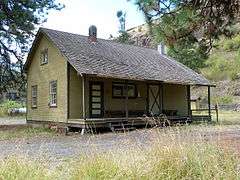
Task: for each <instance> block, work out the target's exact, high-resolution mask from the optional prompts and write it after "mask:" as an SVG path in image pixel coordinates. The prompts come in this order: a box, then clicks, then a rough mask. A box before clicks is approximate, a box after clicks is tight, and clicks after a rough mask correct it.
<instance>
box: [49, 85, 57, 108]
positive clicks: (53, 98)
mask: <svg viewBox="0 0 240 180" xmlns="http://www.w3.org/2000/svg"><path fill="white" fill-rule="evenodd" d="M49 93H50V102H49V105H50V107H55V106H57V81H51V82H50V92H49Z"/></svg>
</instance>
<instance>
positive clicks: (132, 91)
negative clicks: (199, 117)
mask: <svg viewBox="0 0 240 180" xmlns="http://www.w3.org/2000/svg"><path fill="white" fill-rule="evenodd" d="M128 96H129V97H134V96H135V86H133V85H130V86H128Z"/></svg>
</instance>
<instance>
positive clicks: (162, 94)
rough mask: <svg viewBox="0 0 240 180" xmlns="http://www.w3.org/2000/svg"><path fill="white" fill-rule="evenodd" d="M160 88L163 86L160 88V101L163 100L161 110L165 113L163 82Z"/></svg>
mask: <svg viewBox="0 0 240 180" xmlns="http://www.w3.org/2000/svg"><path fill="white" fill-rule="evenodd" d="M160 88H161V89H160V90H161V101H160V102H161V109H162V110H161V111H162V112H161V113H163V110H164V104H163V96H164V93H163V83H161V86H160Z"/></svg>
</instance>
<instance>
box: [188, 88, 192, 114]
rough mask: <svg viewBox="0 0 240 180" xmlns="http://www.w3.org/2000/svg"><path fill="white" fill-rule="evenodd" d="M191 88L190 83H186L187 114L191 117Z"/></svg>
mask: <svg viewBox="0 0 240 180" xmlns="http://www.w3.org/2000/svg"><path fill="white" fill-rule="evenodd" d="M190 100H191V89H190V85H187V104H188V116H189V117H191V116H192V113H191V101H190Z"/></svg>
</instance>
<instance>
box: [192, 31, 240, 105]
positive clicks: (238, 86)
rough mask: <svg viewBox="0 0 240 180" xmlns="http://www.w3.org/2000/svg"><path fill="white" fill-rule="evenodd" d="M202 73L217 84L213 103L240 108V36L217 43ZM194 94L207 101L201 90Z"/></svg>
mask: <svg viewBox="0 0 240 180" xmlns="http://www.w3.org/2000/svg"><path fill="white" fill-rule="evenodd" d="M200 72H201V73H202V74H203V75H204V76H205V77H207V78H208V79H209V80H211V81H212V82H213V83H214V84H216V88H213V93H212V103H214V104H215V103H218V104H219V105H231V106H232V107H236V106H238V107H239V104H240V35H236V36H235V37H233V38H232V39H226V38H222V39H221V40H219V41H218V42H216V44H215V47H214V48H213V50H212V52H211V54H210V57H209V58H208V60H207V61H206V67H205V68H203V69H201V70H200ZM193 93H195V94H197V95H199V96H202V97H203V99H206V95H205V94H204V93H202V90H201V89H200V88H195V89H194V91H193Z"/></svg>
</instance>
